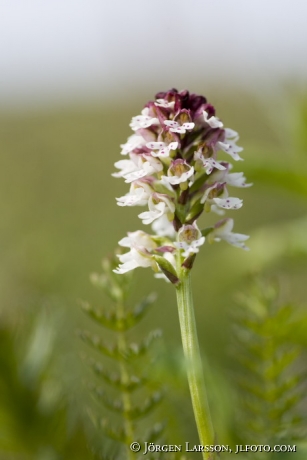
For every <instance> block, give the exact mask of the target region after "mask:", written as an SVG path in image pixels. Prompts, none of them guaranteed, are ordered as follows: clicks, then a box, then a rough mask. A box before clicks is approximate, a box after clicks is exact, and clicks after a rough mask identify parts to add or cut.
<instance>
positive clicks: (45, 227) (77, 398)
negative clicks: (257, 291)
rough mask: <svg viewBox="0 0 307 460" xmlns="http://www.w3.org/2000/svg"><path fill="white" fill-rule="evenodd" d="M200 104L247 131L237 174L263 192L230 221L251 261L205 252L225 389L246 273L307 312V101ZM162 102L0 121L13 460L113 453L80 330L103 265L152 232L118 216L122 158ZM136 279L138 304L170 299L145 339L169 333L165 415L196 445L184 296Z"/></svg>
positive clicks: (218, 368)
mask: <svg viewBox="0 0 307 460" xmlns="http://www.w3.org/2000/svg"><path fill="white" fill-rule="evenodd" d="M156 89H157V90H162V89H167V88H156ZM189 89H190V90H191V91H193V88H189ZM198 92H200V93H202V94H204V95H206V97H207V98H208V99H209V101H210V102H211V103H212V104H213V105H215V107H216V109H217V115H218V116H219V117H220V118H221V119H222V120H223V122H224V124H225V126H227V127H231V128H232V129H235V130H236V131H238V132H239V133H240V142H239V145H242V146H243V147H244V159H245V161H244V162H242V163H240V164H239V165H237V164H235V171H242V170H243V171H244V173H245V175H246V177H247V179H248V182H253V183H254V186H253V187H252V188H249V189H246V190H241V189H240V190H238V193H237V194H236V193H234V195H235V196H239V197H240V198H243V199H244V206H243V208H242V209H241V210H240V211H234V212H232V213H229V215H231V217H234V218H235V228H234V231H236V232H240V233H247V234H250V235H251V238H250V241H249V243H250V244H249V246H250V248H251V251H250V252H244V251H240V250H239V249H236V248H233V247H230V246H227V245H226V243H223V242H222V243H220V244H214V245H212V246H209V245H205V246H204V247H203V248H202V250H201V252H200V254H199V256H198V257H197V260H196V264H195V268H194V269H193V288H194V295H195V307H196V316H197V324H198V331H199V336H200V342H201V347H202V351H203V354H204V356H206V359H207V361H208V363H209V365H210V368H211V369H212V371H211V372H212V373H213V377H212V378H213V379H217V380H220V381H221V382H222V381H223V380H225V381H226V382H227V381H228V380H229V379H230V373H231V365H230V364H229V350H228V348H229V337H230V329H231V328H230V319H229V312H230V311H231V310H232V309H234V308H235V295H236V293H237V292H239V291H242V290H244V289H245V285H246V279H247V275H249V274H251V273H261V274H262V275H263V276H264V277H270V276H271V275H274V276H275V277H277V278H278V280H279V282H280V285H281V298H282V300H283V301H287V300H289V299H291V301H293V302H295V303H297V305H299V306H300V308H301V309H304V307H305V306H306V302H305V297H306V274H307V259H306V253H307V238H306V234H307V201H306V197H307V134H306V133H307V95H306V94H304V93H302V92H299V91H297V90H296V89H295V86H294V85H287V86H285V87H284V88H283V90H282V91H280V93H279V94H278V97H277V95H276V93H275V96H272V97H270V96H268V95H265V97H264V96H263V95H259V94H258V95H257V94H255V93H248V92H247V91H242V90H240V89H239V88H236V87H233V88H224V89H221V88H217V87H214V86H212V85H211V86H210V87H209V90H208V88H205V87H204V88H199V89H198ZM153 96H154V95H153V94H147V95H146V96H145V98H144V97H143V94H141V95H140V96H137V95H136V97H135V99H134V101H133V103H129V102H128V101H126V102H125V101H123V102H121V103H119V102H116V101H115V102H114V103H113V104H112V105H111V104H109V105H108V104H96V105H95V106H93V105H92V106H91V105H87V106H86V105H84V106H81V105H80V106H79V107H75V106H74V107H71V108H69V107H65V108H61V109H60V108H58V109H48V110H47V109H46V110H43V109H39V110H38V109H37V110H32V111H23V112H21V111H19V112H17V111H15V112H5V111H3V112H2V113H1V115H0V145H1V170H0V175H1V178H0V209H1V220H0V222H1V223H0V228H1V249H2V250H1V262H0V286H1V299H0V315H1V316H0V318H1V326H0V335H1V336H0V337H1V338H0V340H1V354H0V459H5V460H9V459H43V460H44V459H46V460H48V459H51V460H52V459H70V458H74V459H78V458H80V459H85V458H91V455H92V454H91V453H90V452H91V449H92V448H93V446H94V445H96V444H97V442H98V444H99V442H101V439H98V441H97V439H96V438H95V436H94V435H93V431H94V430H93V429H92V425H91V420H90V417H89V416H88V413H87V407H88V404H89V403H88V394H87V391H86V388H87V387H86V385H87V382H89V381H91V378H92V377H91V374H90V373H89V371H88V370H87V367H86V366H84V364H83V363H82V360H81V358H80V354H82V353H83V352H84V351H85V350H86V348H85V346H84V345H83V344H82V342H81V341H80V340H79V339H78V338H77V337H76V333H75V332H76V330H77V329H80V328H83V327H84V325H85V326H86V328H88V329H89V330H93V331H95V330H96V329H95V327H96V326H94V325H92V323H91V322H90V320H88V319H87V318H86V317H85V315H84V313H83V312H81V309H80V300H89V301H90V302H93V303H96V304H97V305H99V303H103V302H106V300H105V299H102V298H101V297H100V293H99V292H96V291H95V289H93V287H92V286H91V284H90V282H89V274H90V273H91V272H93V271H98V272H99V271H100V260H101V259H102V257H105V256H106V255H108V254H110V253H112V252H113V250H114V249H115V247H116V246H117V242H118V241H119V239H121V238H122V237H123V236H124V235H125V234H126V232H127V231H134V230H137V229H139V228H141V223H140V221H139V219H138V218H137V214H138V212H137V211H138V209H136V208H119V207H118V206H116V202H115V197H119V196H122V195H123V194H124V193H126V192H127V191H128V188H127V184H125V183H124V182H123V181H122V180H120V179H115V178H112V177H111V173H112V172H113V171H114V162H115V161H118V160H119V159H120V155H119V144H121V143H124V142H125V140H126V138H127V137H128V135H130V129H129V122H130V119H131V117H132V116H134V115H136V114H138V113H139V112H140V110H141V108H142V107H143V105H144V103H145V102H146V100H147V99H151V98H152V97H153ZM235 192H236V190H235ZM206 218H207V217H202V220H201V225H204V226H205V225H206ZM135 276H136V280H135V285H136V287H137V288H136V289H135V291H134V292H133V294H132V299H131V304H133V302H134V301H137V300H138V299H140V298H141V297H142V296H143V295H146V294H148V293H149V292H152V291H155V292H157V293H158V300H157V301H156V303H155V306H154V307H153V308H152V310H151V311H150V313H149V315H148V316H147V317H146V318H145V319H144V320H143V322H142V326H141V327H139V328H138V329H137V330H136V331H135V334H136V337H142V336H143V335H144V333H145V332H146V331H149V330H150V329H153V328H162V330H163V337H164V339H163V343H164V345H163V346H164V348H163V350H164V351H163V353H164V355H165V360H164V361H163V363H164V364H163V363H162V364H161V366H160V370H159V376H160V377H159V378H161V380H165V382H166V383H170V385H171V384H173V383H174V379H177V381H176V385H175V386H176V388H177V391H175V390H174V388H173V389H172V392H171V393H170V395H169V397H168V402H167V405H166V406H165V411H166V412H168V415H167V417H168V418H169V419H170V420H171V423H172V419H173V418H174V414H176V410H179V408H178V405H179V404H180V414H181V417H182V426H181V428H178V427H177V435H176V436H177V438H178V437H179V439H180V436H184V439H185V440H190V441H191V442H193V441H195V442H197V437H196V434H195V429H194V426H193V422H192V415H191V408H190V402H189V396H188V392H187V387H186V384H185V381H184V375H183V374H182V375H181V374H180V370H178V369H179V368H180V365H179V368H178V362H180V361H181V344H180V334H179V324H178V318H177V309H176V302H175V292H174V289H173V287H172V286H170V285H168V284H166V283H164V282H163V281H161V280H155V279H154V278H153V276H152V272H151V271H150V270H148V269H147V270H141V269H140V270H137V271H136V275H135ZM306 336H307V330H305V329H302V330H301V331H297V338H296V340H297V341H298V342H299V343H300V344H301V345H303V346H306V342H307V340H306ZM178 360H179V361H178ZM163 366H164V367H163ZM172 366H173V367H172ZM164 368H165V369H164ZM161 369H162V370H161ZM163 369H164V370H163ZM174 369H175V371H174V372H173V370H174ZM176 369H177V370H176ZM172 372H173V375H171V374H172ZM206 373H208V376H209V374H210V372H209V371H207V370H206ZM208 378H209V379H210V377H208ZM213 387H214V388H215V389H216V385H215V384H214V385H213ZM216 391H217V392H218V394H219V395H220V396H219V399H221V398H222V399H223V397H225V398H226V399H227V394H224V393H223V391H224V390H223V388H220V389H219V387H218V386H217V389H216ZM219 392H220V393H219ZM221 395H222V396H221ZM223 395H224V396H223ZM179 401H180V402H179ZM97 410H101V409H97ZM227 410H229V409H228V408H227ZM227 410H226V409H225V411H227ZM172 411H173V412H172ZM173 422H174V420H173ZM184 425H186V431H185V432H184V433H183V432H180V430H183V426H184ZM178 430H179V431H178ZM175 431H176V430H175ZM223 436H224V433H223V434H222V437H223ZM98 438H99V436H98ZM220 441H221V442H225V443H226V442H227V441H228V440H227V439H225V440H223V439H221V440H220ZM176 442H179V441H178V439H176ZM172 443H175V440H172Z"/></svg>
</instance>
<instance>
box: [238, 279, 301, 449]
mask: <svg viewBox="0 0 307 460" xmlns="http://www.w3.org/2000/svg"><path fill="white" fill-rule="evenodd" d="M278 297H279V289H278V287H277V283H273V282H265V281H263V280H260V279H256V281H255V283H254V285H253V289H252V291H251V292H250V293H249V294H248V295H243V294H241V295H240V296H239V299H238V300H239V302H240V306H239V308H238V309H237V310H236V311H235V312H234V318H235V323H234V332H235V334H234V343H233V344H234V347H233V351H234V353H235V360H236V361H237V364H238V368H239V369H238V373H237V374H236V383H237V387H238V390H239V395H240V396H239V398H238V402H237V403H238V406H237V428H238V430H237V431H238V433H240V437H241V440H242V444H250V443H251V444H267V445H270V446H273V445H274V444H280V443H286V442H291V441H295V440H298V439H300V438H301V437H302V431H303V428H304V426H303V418H302V414H301V413H300V412H301V407H300V404H301V403H302V402H303V397H304V393H303V388H304V377H306V374H305V373H304V370H302V368H301V367H300V354H301V349H300V347H298V346H297V345H295V344H294V343H293V341H291V334H292V332H293V322H294V321H295V320H296V315H295V310H294V306H293V305H292V304H285V305H279V300H278ZM304 374H305V375H304ZM259 455H260V454H259ZM275 455H276V454H275Z"/></svg>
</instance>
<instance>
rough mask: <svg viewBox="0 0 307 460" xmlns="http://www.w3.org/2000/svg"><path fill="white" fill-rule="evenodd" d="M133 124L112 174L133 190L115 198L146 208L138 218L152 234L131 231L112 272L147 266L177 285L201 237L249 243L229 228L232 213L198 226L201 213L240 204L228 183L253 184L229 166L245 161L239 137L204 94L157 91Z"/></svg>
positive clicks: (241, 244)
mask: <svg viewBox="0 0 307 460" xmlns="http://www.w3.org/2000/svg"><path fill="white" fill-rule="evenodd" d="M130 127H131V129H132V131H133V134H131V135H130V136H129V138H128V140H127V142H126V143H125V144H122V145H121V148H122V150H121V154H122V155H125V159H122V160H119V161H117V162H116V163H115V167H116V168H117V169H118V171H117V172H116V173H114V174H113V176H114V177H118V178H123V179H124V180H125V182H126V183H128V184H129V186H130V191H129V192H128V193H126V195H124V196H122V197H119V198H116V199H117V204H118V205H119V206H122V207H124V206H146V207H147V209H148V210H145V211H144V212H141V213H139V214H138V216H139V218H140V219H141V220H142V223H143V224H145V225H151V227H152V231H153V234H148V233H145V232H143V231H141V230H138V231H136V232H132V233H128V236H127V237H125V238H123V239H122V240H121V241H120V245H122V246H124V247H126V248H128V249H129V251H128V252H127V253H125V254H121V255H120V256H119V259H120V262H121V264H120V265H119V267H118V268H117V269H116V270H115V272H116V273H119V274H121V273H125V272H126V271H129V270H133V269H134V268H136V267H151V268H152V269H153V270H154V271H155V273H156V276H157V277H160V278H165V277H166V278H167V279H168V280H170V281H171V282H172V283H174V284H176V283H177V282H179V280H180V274H179V273H178V270H179V269H180V267H183V268H185V269H187V270H189V269H191V267H192V263H193V261H194V259H195V256H196V254H197V253H198V252H199V249H200V247H201V246H202V245H203V244H204V243H205V240H207V241H208V242H209V243H213V242H218V241H221V240H224V241H226V242H228V243H229V244H231V245H233V246H236V247H239V248H242V249H244V250H246V249H248V248H247V247H246V246H245V244H244V241H245V240H246V239H247V238H248V236H247V235H243V234H240V233H232V228H233V225H234V221H233V219H232V218H226V219H223V220H220V221H218V222H217V223H216V224H215V225H214V226H213V227H208V228H207V229H206V230H203V231H201V230H200V229H199V228H198V225H197V219H198V218H199V216H200V215H201V214H202V213H203V212H204V211H205V212H207V213H208V212H215V213H217V214H224V213H225V212H230V213H232V212H233V211H235V210H237V209H240V208H241V207H242V205H243V201H242V200H241V199H240V198H237V197H234V196H232V194H231V195H230V192H229V191H228V187H230V188H231V187H237V188H244V187H249V186H250V185H252V184H247V183H246V179H245V177H244V174H243V172H230V171H231V170H232V164H231V163H229V161H228V160H229V159H232V160H234V161H235V162H237V161H239V160H242V158H241V157H240V155H239V153H240V152H241V151H242V150H243V149H242V147H239V146H238V145H237V141H238V139H239V135H238V133H237V132H236V131H234V130H232V129H229V128H225V127H224V124H223V122H222V121H221V120H220V119H219V118H218V117H217V116H216V114H215V109H214V107H213V106H212V105H211V104H209V103H208V102H207V99H206V98H205V97H203V96H199V95H197V94H193V93H189V92H188V91H186V90H184V91H177V90H176V89H171V90H169V91H165V92H160V93H158V94H156V97H155V100H153V101H150V102H148V103H147V104H146V105H145V107H144V108H143V110H142V111H141V114H140V115H137V116H135V117H133V118H132V120H131V123H130ZM178 267H179V268H178Z"/></svg>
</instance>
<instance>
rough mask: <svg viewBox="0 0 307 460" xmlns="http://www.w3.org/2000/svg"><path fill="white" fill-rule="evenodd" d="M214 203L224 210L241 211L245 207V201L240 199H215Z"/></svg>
mask: <svg viewBox="0 0 307 460" xmlns="http://www.w3.org/2000/svg"><path fill="white" fill-rule="evenodd" d="M213 201H214V203H215V204H216V205H217V206H219V207H220V208H223V209H240V208H241V207H242V206H243V200H240V198H231V197H228V198H213Z"/></svg>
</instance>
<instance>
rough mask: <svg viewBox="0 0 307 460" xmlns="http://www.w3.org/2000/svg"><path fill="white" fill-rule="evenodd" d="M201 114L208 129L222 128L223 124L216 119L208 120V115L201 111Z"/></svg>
mask: <svg viewBox="0 0 307 460" xmlns="http://www.w3.org/2000/svg"><path fill="white" fill-rule="evenodd" d="M203 114H204V120H205V122H206V123H208V125H209V126H210V128H213V129H214V128H222V127H223V126H224V125H223V123H222V122H221V121H220V120H219V119H218V118H216V117H214V116H212V117H210V118H208V113H207V112H206V111H205V110H203Z"/></svg>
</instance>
